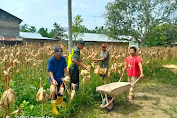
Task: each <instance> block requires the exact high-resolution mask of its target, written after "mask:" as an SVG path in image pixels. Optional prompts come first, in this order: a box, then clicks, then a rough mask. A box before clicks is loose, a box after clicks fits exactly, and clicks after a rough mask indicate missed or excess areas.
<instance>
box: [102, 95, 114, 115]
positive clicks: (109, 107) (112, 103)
mask: <svg viewBox="0 0 177 118" xmlns="http://www.w3.org/2000/svg"><path fill="white" fill-rule="evenodd" d="M111 99H112V98H108V102H109V101H111ZM103 104H104V105H105V104H106V99H104V100H103ZM113 109H114V100H113V101H112V102H111V103H110V104H109V105H108V106H107V107H105V110H106V111H108V112H110V111H112V110H113Z"/></svg>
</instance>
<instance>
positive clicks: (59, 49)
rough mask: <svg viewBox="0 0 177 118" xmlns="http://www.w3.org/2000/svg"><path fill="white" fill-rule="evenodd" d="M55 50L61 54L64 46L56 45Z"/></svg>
mask: <svg viewBox="0 0 177 118" xmlns="http://www.w3.org/2000/svg"><path fill="white" fill-rule="evenodd" d="M54 52H55V53H56V54H57V55H60V54H62V53H63V50H62V48H61V47H60V46H56V47H55V48H54Z"/></svg>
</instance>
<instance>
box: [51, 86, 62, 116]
mask: <svg viewBox="0 0 177 118" xmlns="http://www.w3.org/2000/svg"><path fill="white" fill-rule="evenodd" d="M59 87H60V83H58V85H57V93H56V94H55V95H54V97H52V100H51V105H52V112H53V114H55V115H59V112H58V109H57V104H58V102H57V98H58V92H59Z"/></svg>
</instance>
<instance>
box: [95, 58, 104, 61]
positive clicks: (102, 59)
mask: <svg viewBox="0 0 177 118" xmlns="http://www.w3.org/2000/svg"><path fill="white" fill-rule="evenodd" d="M105 59H106V58H101V59H94V61H104V60H105Z"/></svg>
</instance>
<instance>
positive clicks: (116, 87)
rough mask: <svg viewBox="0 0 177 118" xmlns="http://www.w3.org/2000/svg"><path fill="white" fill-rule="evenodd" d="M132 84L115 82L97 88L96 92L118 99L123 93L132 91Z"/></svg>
mask: <svg viewBox="0 0 177 118" xmlns="http://www.w3.org/2000/svg"><path fill="white" fill-rule="evenodd" d="M130 87H131V84H130V83H129V82H113V83H110V84H105V85H102V86H99V87H97V88H96V91H98V92H100V93H102V94H103V93H106V94H107V95H109V96H111V97H116V96H118V95H120V94H122V93H123V92H125V91H127V90H128V89H130Z"/></svg>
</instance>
